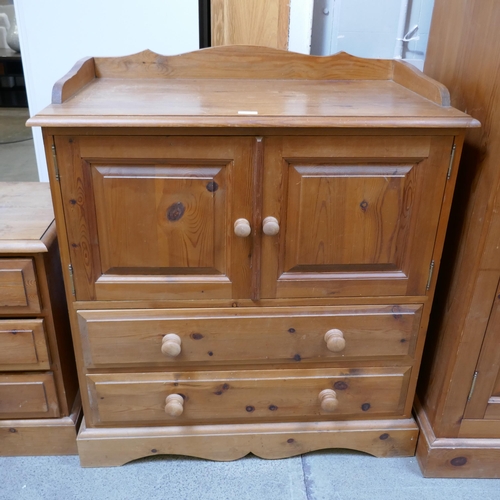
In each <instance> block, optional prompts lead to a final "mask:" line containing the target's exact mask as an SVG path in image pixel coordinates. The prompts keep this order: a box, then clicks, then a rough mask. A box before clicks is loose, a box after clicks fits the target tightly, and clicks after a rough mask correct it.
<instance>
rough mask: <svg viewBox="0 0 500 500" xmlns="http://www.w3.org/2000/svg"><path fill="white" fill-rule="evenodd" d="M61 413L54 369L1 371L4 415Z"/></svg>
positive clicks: (0, 413)
mask: <svg viewBox="0 0 500 500" xmlns="http://www.w3.org/2000/svg"><path fill="white" fill-rule="evenodd" d="M43 417H59V405H58V402H57V394H56V387H55V384H54V377H53V375H52V373H51V372H45V373H19V374H0V418H43Z"/></svg>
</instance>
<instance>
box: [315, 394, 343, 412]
mask: <svg viewBox="0 0 500 500" xmlns="http://www.w3.org/2000/svg"><path fill="white" fill-rule="evenodd" d="M318 399H319V402H320V405H321V409H322V410H323V411H326V412H328V413H331V412H332V411H335V410H336V409H337V408H338V406H339V400H338V399H337V393H336V392H335V391H334V390H332V389H325V390H323V391H321V392H320V393H319V396H318Z"/></svg>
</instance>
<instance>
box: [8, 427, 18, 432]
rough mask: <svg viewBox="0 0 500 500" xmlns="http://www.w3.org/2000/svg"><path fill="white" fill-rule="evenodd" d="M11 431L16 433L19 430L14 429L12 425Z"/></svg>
mask: <svg viewBox="0 0 500 500" xmlns="http://www.w3.org/2000/svg"><path fill="white" fill-rule="evenodd" d="M9 432H12V433H15V432H17V430H16V429H14V427H11V428H10V429H9Z"/></svg>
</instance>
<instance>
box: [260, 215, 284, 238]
mask: <svg viewBox="0 0 500 500" xmlns="http://www.w3.org/2000/svg"><path fill="white" fill-rule="evenodd" d="M262 231H264V234H266V235H267V236H276V235H277V234H278V233H279V232H280V224H279V222H278V219H276V217H266V218H265V219H264V220H263V221H262Z"/></svg>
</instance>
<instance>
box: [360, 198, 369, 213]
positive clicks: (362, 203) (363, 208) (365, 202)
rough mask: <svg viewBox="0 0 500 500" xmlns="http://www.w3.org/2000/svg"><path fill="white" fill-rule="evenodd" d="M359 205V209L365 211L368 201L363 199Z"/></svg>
mask: <svg viewBox="0 0 500 500" xmlns="http://www.w3.org/2000/svg"><path fill="white" fill-rule="evenodd" d="M359 206H360V207H361V210H363V212H366V209H367V208H368V202H367V201H366V200H363V201H362V202H361V203H360V204H359Z"/></svg>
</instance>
